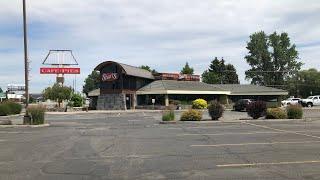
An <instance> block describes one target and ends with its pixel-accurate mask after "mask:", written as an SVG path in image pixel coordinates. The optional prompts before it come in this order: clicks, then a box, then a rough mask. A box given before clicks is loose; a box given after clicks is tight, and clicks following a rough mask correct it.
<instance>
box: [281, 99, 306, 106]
mask: <svg viewBox="0 0 320 180" xmlns="http://www.w3.org/2000/svg"><path fill="white" fill-rule="evenodd" d="M299 101H301V99H300V98H288V99H286V100H283V101H281V105H282V106H288V105H296V104H299Z"/></svg>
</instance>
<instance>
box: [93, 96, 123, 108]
mask: <svg viewBox="0 0 320 180" xmlns="http://www.w3.org/2000/svg"><path fill="white" fill-rule="evenodd" d="M125 98H126V96H125V94H122V93H121V94H102V95H100V96H99V97H98V102H97V110H126V99H125Z"/></svg>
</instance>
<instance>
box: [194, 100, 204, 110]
mask: <svg viewBox="0 0 320 180" xmlns="http://www.w3.org/2000/svg"><path fill="white" fill-rule="evenodd" d="M207 107H208V103H207V101H206V100H204V99H196V100H194V101H192V108H193V109H206V108H207Z"/></svg>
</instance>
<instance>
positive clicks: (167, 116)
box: [162, 111, 175, 121]
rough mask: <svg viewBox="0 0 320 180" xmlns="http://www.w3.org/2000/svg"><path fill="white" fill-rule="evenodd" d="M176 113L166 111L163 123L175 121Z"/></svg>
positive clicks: (163, 115)
mask: <svg viewBox="0 0 320 180" xmlns="http://www.w3.org/2000/svg"><path fill="white" fill-rule="evenodd" d="M174 119H175V116H174V111H165V112H164V113H163V114H162V121H174Z"/></svg>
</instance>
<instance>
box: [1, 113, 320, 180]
mask: <svg viewBox="0 0 320 180" xmlns="http://www.w3.org/2000/svg"><path fill="white" fill-rule="evenodd" d="M311 114H312V113H311ZM238 115H243V114H241V113H240V114H237V113H236V114H229V117H233V116H238ZM310 117H311V115H310ZM316 117H317V113H314V112H313V114H312V117H311V119H312V120H308V121H235V122H224V123H221V122H200V123H199V122H197V123H194V122H184V123H182V122H181V123H178V124H172V125H162V124H161V125H160V124H159V121H160V119H161V114H160V113H157V112H154V113H142V112H139V113H119V114H104V113H97V114H94V113H91V114H73V115H68V114H66V115H48V117H47V119H48V121H49V122H50V123H51V126H50V127H45V128H1V129H0V135H1V136H0V146H1V148H0V176H1V178H0V179H252V180H253V179H320V152H319V149H320V131H319V128H320V118H319V121H318V119H317V118H316Z"/></svg>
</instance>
